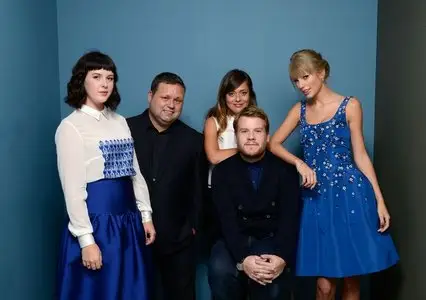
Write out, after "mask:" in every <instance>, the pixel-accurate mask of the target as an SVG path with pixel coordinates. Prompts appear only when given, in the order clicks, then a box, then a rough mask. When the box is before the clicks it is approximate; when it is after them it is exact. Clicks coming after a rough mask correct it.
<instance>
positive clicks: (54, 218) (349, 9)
mask: <svg viewBox="0 0 426 300" xmlns="http://www.w3.org/2000/svg"><path fill="white" fill-rule="evenodd" d="M376 27H377V0H358V1H350V0H343V1H342V0H327V1H317V0H306V1H288V0H285V1H282V0H281V1H279V0H271V1H261V2H259V1H254V0H245V1H242V0H233V1H229V0H216V1H203V2H202V1H195V0H182V1H170V0H157V1H126V2H122V3H118V2H117V1H112V0H105V1H65V0H57V1H54V0H40V1H37V4H35V2H34V1H29V0H16V1H7V0H0V36H1V41H0V47H1V48H0V50H1V53H2V55H1V57H0V66H1V68H0V93H1V98H0V99H1V100H2V104H3V108H2V109H1V110H0V122H1V125H0V131H1V133H2V137H3V141H2V142H1V143H0V157H1V159H2V162H1V165H2V167H3V169H2V172H1V174H0V176H1V180H0V186H1V188H0V192H1V198H0V233H1V236H2V237H4V238H3V239H4V241H5V242H2V243H1V244H0V251H1V254H2V255H0V266H1V268H0V293H1V294H2V299H14V300H15V299H49V295H51V292H52V290H53V283H54V282H53V277H54V266H55V263H56V248H57V244H58V237H59V228H60V227H59V226H58V225H59V224H61V221H62V218H63V203H62V202H63V199H62V194H61V191H60V185H59V181H58V180H57V172H56V165H55V164H56V157H55V153H54V144H53V135H54V131H55V129H56V126H57V124H58V123H59V121H60V119H61V118H62V117H65V116H66V115H67V114H68V113H70V112H71V110H70V109H69V108H68V107H67V106H66V105H65V104H64V103H63V97H64V96H65V92H66V82H67V81H68V79H69V76H70V73H71V68H72V66H73V64H74V63H75V62H76V60H77V59H78V58H79V57H80V56H81V55H82V54H83V53H85V52H86V51H89V50H93V49H99V50H101V51H104V52H106V53H108V54H110V55H111V56H112V57H113V59H114V60H115V62H116V64H117V66H118V71H119V75H120V82H119V88H120V91H121V94H122V96H123V102H122V105H121V106H120V108H119V112H120V113H122V114H123V115H124V116H131V115H136V114H138V113H140V112H141V111H143V110H144V109H145V108H146V106H147V100H146V98H147V97H146V95H147V92H148V89H149V85H150V82H151V80H152V78H153V77H154V76H155V75H156V74H157V73H159V72H162V71H171V72H176V73H178V74H179V75H181V76H182V78H183V79H184V80H185V83H186V85H187V87H188V91H187V97H186V100H185V106H184V112H183V116H182V118H183V120H184V121H186V122H187V123H188V124H189V125H191V126H193V127H194V128H196V129H197V130H200V131H201V130H202V126H203V120H204V115H205V113H206V111H207V109H208V108H209V107H210V106H212V105H213V104H214V102H215V97H216V92H217V88H218V85H219V82H220V80H221V78H222V76H223V75H224V74H225V73H226V72H227V71H228V70H230V69H231V68H242V69H244V70H246V71H247V72H248V73H249V74H250V75H251V76H252V78H253V81H254V87H255V90H256V92H257V94H258V99H259V105H260V106H261V107H263V108H264V109H265V111H266V112H267V113H268V114H269V116H270V119H271V127H272V128H271V129H272V131H274V130H275V129H276V128H277V127H278V126H279V124H280V122H281V121H282V120H283V118H284V117H285V115H286V113H287V111H288V110H289V108H290V107H291V106H292V105H293V104H294V103H295V102H296V101H298V100H299V99H300V94H298V93H297V92H296V91H295V90H294V88H293V86H292V85H291V83H290V82H289V80H288V75H287V65H288V60H289V57H290V55H291V54H292V53H293V52H294V51H296V50H298V49H300V48H314V49H316V50H318V51H320V52H322V53H323V55H324V56H325V57H326V58H327V59H328V60H329V62H330V64H331V69H332V71H331V78H330V81H329V82H330V85H331V86H332V87H333V88H335V89H336V90H337V91H338V92H340V93H342V94H345V95H355V96H357V97H358V98H359V99H360V100H361V101H362V103H363V107H364V114H365V118H364V133H365V138H366V143H367V148H368V150H369V152H370V153H372V151H373V133H374V123H373V117H374V95H375V88H374V87H375V66H376ZM297 137H298V136H297V133H296V134H295V135H294V136H293V137H292V138H291V139H290V140H289V141H288V143H287V145H288V147H289V148H290V149H291V150H292V151H298V146H297ZM200 268H201V269H200V272H203V271H204V270H203V266H200ZM205 286H206V282H205V281H201V282H199V289H200V290H202V291H203V293H204V294H203V297H202V298H204V297H206V296H207V295H208V291H206V289H205Z"/></svg>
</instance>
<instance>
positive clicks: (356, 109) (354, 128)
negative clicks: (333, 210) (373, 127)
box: [346, 98, 390, 231]
mask: <svg viewBox="0 0 426 300" xmlns="http://www.w3.org/2000/svg"><path fill="white" fill-rule="evenodd" d="M362 115H363V113H362V107H361V103H360V102H359V101H358V99H356V98H352V99H351V100H350V101H349V102H348V105H347V106H346V117H347V121H348V124H349V128H350V131H351V143H352V149H353V153H354V160H355V164H356V165H357V167H358V168H359V169H360V170H361V172H362V173H363V174H364V175H365V176H366V177H367V178H368V180H369V181H370V183H371V185H372V186H373V190H374V194H375V196H376V201H377V205H378V210H379V217H380V223H381V228H380V231H385V230H386V229H387V228H388V227H389V219H390V217H389V213H388V211H387V209H386V205H385V200H384V198H383V195H382V192H381V190H380V187H379V183H378V180H377V176H376V172H375V171H374V167H373V164H372V163H371V160H370V157H369V156H368V153H367V150H366V148H365V143H364V137H363V133H362V127H363V125H362V123H363V120H362V119H363V116H362Z"/></svg>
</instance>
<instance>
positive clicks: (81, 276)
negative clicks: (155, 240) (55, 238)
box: [56, 177, 149, 300]
mask: <svg viewBox="0 0 426 300" xmlns="http://www.w3.org/2000/svg"><path fill="white" fill-rule="evenodd" d="M87 193H88V198H87V200H86V202H87V209H88V212H89V217H90V220H91V222H92V225H93V235H94V238H95V241H96V243H97V245H98V246H99V248H100V250H101V252H102V264H103V266H102V268H101V269H100V270H89V269H87V268H86V267H84V266H83V264H82V259H81V249H80V246H79V244H78V240H77V238H75V237H73V236H72V235H71V233H70V232H69V231H68V228H65V230H64V232H63V237H62V243H61V245H60V252H59V264H58V281H57V282H58V287H57V296H56V299H60V300H95V299H102V300H147V299H148V283H147V273H148V271H147V266H146V263H145V262H146V261H147V260H149V257H148V255H149V253H147V251H148V248H147V247H146V246H145V233H144V229H143V225H142V220H141V215H140V212H139V211H138V210H137V207H136V201H135V196H134V193H133V185H132V181H131V179H130V178H129V177H124V178H118V179H104V180H100V181H96V182H93V183H89V184H88V185H87Z"/></svg>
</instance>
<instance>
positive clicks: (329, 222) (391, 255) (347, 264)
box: [296, 97, 399, 278]
mask: <svg viewBox="0 0 426 300" xmlns="http://www.w3.org/2000/svg"><path fill="white" fill-rule="evenodd" d="M349 100H350V97H346V98H345V99H344V100H343V101H342V103H341V104H340V106H339V108H338V110H337V112H336V114H335V115H334V117H333V118H332V119H331V120H329V121H325V122H322V123H319V124H315V125H312V124H308V123H307V122H306V118H305V115H306V103H305V102H302V105H301V114H300V142H301V146H302V148H303V153H304V161H305V162H306V163H307V164H308V165H309V167H310V168H312V169H313V170H315V172H316V175H317V181H318V182H317V185H316V186H315V188H314V189H312V190H311V189H307V188H303V190H302V198H303V211H302V219H301V229H300V236H299V245H298V255H297V267H296V273H297V275H298V276H320V277H330V278H342V277H350V276H356V275H363V274H369V273H374V272H378V271H381V270H384V269H386V268H388V267H390V266H392V265H394V264H396V263H397V262H398V260H399V257H398V254H397V252H396V249H395V246H394V244H393V241H392V238H391V236H390V235H389V233H388V232H385V233H380V232H377V230H378V228H379V219H378V214H377V204H376V198H375V195H374V191H373V188H372V185H371V183H370V181H369V180H368V179H367V177H366V176H365V175H364V174H363V173H362V172H361V171H360V170H359V169H358V168H357V166H356V164H355V162H354V160H353V155H352V148H351V136H350V129H349V126H348V124H347V121H346V106H347V104H348V102H349Z"/></svg>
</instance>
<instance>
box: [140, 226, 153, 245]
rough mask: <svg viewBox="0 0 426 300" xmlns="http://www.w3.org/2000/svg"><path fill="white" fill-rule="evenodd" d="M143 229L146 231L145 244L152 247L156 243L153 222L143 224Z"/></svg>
mask: <svg viewBox="0 0 426 300" xmlns="http://www.w3.org/2000/svg"><path fill="white" fill-rule="evenodd" d="M143 229H144V230H145V244H146V245H151V244H152V243H154V241H155V234H156V233H155V228H154V224H152V222H145V223H143Z"/></svg>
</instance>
